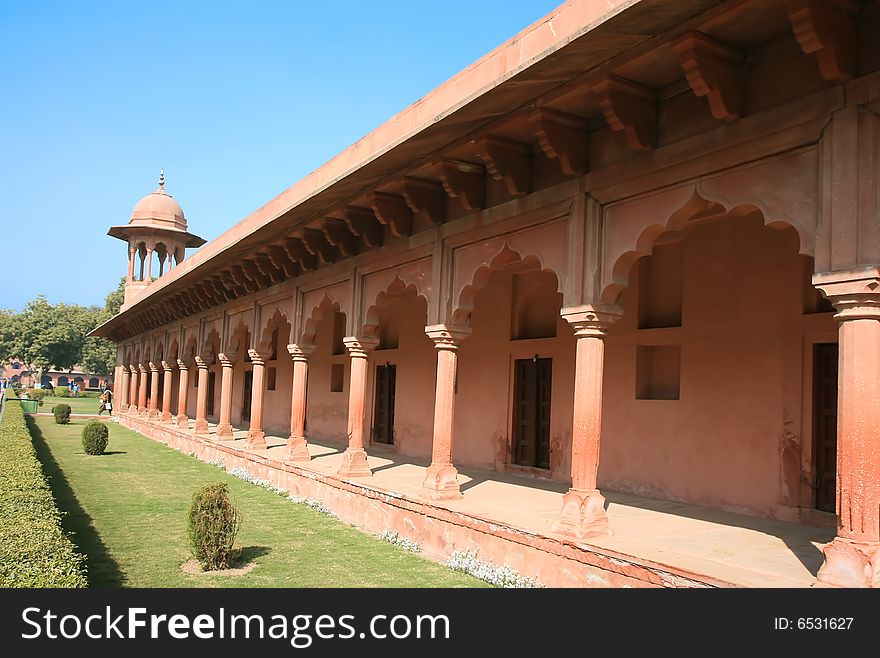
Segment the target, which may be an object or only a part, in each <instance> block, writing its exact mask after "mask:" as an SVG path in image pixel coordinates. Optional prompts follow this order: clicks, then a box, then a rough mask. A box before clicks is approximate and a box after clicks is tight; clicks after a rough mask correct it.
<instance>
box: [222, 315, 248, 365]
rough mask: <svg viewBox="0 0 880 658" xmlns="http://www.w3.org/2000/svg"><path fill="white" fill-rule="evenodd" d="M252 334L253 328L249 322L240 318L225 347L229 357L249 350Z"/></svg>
mask: <svg viewBox="0 0 880 658" xmlns="http://www.w3.org/2000/svg"><path fill="white" fill-rule="evenodd" d="M250 334H251V330H250V327H249V326H248V324H247V323H246V322H245V321H244V320H239V321H238V324H237V325H235V329H234V330H233V331H232V334H231V335H230V336H229V339H228V340H227V341H226V345H225V346H224V347H223V352H224V353H225V354H226V355H227V357H228V358H230V359H234V358H235V357H237V356H239V355H242V354H245V353H246V352H247V350H248V348H249V347H250V342H249V339H250Z"/></svg>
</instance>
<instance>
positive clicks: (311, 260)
mask: <svg viewBox="0 0 880 658" xmlns="http://www.w3.org/2000/svg"><path fill="white" fill-rule="evenodd" d="M284 246H285V248H286V249H287V251H288V253H289V254H290V255H291V256H292V257H293V259H294V260H295V261H296V262H297V263H299V266H300V267H301V268H302V269H303V270H305V271H306V272H312V271H314V270H315V269H316V268H317V267H318V259H317V258H316V257H315V255H314V254H313V253H311V252H310V251H308V250H307V249H306V246H305V244H303V241H302V240H301V239H300V238H286V239H285V240H284Z"/></svg>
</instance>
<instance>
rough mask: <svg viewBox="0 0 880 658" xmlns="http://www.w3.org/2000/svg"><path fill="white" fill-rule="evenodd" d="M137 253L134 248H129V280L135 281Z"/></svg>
mask: <svg viewBox="0 0 880 658" xmlns="http://www.w3.org/2000/svg"><path fill="white" fill-rule="evenodd" d="M135 253H137V252H136V251H135V250H134V249H132V248H131V247H129V249H128V281H129V283H130V282H132V281H134V255H135Z"/></svg>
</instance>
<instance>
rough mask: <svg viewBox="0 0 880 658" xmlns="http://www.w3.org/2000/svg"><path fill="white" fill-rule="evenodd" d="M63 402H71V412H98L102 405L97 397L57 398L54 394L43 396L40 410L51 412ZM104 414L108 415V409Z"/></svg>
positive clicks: (41, 411)
mask: <svg viewBox="0 0 880 658" xmlns="http://www.w3.org/2000/svg"><path fill="white" fill-rule="evenodd" d="M61 403H64V404H69V405H70V411H71V413H75V414H96V413H98V407H99V406H100V400H98V399H97V398H56V397H55V396H54V395H53V396H46V397H45V398H43V406H42V407H40V408H39V412H40V413H51V411H52V407H54V406H55V405H56V404H61ZM104 415H105V416H106V415H107V412H106V411H105V412H104Z"/></svg>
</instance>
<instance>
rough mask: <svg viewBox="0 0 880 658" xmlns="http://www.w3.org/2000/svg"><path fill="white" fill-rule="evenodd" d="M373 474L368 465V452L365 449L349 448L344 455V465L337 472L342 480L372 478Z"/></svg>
mask: <svg viewBox="0 0 880 658" xmlns="http://www.w3.org/2000/svg"><path fill="white" fill-rule="evenodd" d="M372 474H373V472H372V471H371V470H370V465H369V464H368V463H367V452H366V450H364V449H363V448H348V449H346V451H345V452H344V453H342V465H341V466H340V467H339V470H338V471H337V472H336V475H338V476H339V477H341V478H362V477H370V476H371V475H372Z"/></svg>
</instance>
